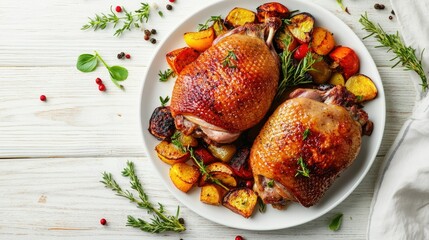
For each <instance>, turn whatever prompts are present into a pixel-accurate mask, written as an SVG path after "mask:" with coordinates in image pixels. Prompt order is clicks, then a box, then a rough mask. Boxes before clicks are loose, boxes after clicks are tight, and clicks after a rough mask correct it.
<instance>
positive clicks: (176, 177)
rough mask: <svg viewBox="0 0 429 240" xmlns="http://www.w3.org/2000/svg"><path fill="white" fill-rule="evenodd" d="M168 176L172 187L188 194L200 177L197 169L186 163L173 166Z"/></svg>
mask: <svg viewBox="0 0 429 240" xmlns="http://www.w3.org/2000/svg"><path fill="white" fill-rule="evenodd" d="M169 174H170V179H171V181H172V182H173V184H174V186H176V187H177V188H178V189H179V190H180V191H182V192H188V191H189V190H190V189H191V188H192V187H193V186H194V185H195V183H196V182H198V179H199V177H200V171H199V170H198V168H197V167H196V166H193V165H189V164H186V163H176V164H173V166H171V168H170V173H169Z"/></svg>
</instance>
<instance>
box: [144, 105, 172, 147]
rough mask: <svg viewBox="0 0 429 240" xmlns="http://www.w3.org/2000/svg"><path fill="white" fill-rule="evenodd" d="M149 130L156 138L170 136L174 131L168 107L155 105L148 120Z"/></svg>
mask: <svg viewBox="0 0 429 240" xmlns="http://www.w3.org/2000/svg"><path fill="white" fill-rule="evenodd" d="M148 130H149V132H150V134H152V135H153V136H154V137H156V138H157V139H158V140H164V139H168V138H170V137H171V136H172V135H173V134H174V132H175V131H176V127H175V125H174V118H173V116H171V111H170V107H168V106H167V107H157V108H155V110H153V113H152V116H151V117H150V120H149V129H148Z"/></svg>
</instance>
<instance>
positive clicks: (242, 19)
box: [225, 7, 256, 28]
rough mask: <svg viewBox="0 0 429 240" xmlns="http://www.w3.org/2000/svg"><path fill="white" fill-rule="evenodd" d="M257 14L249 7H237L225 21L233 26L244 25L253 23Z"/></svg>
mask: <svg viewBox="0 0 429 240" xmlns="http://www.w3.org/2000/svg"><path fill="white" fill-rule="evenodd" d="M255 20H256V14H255V13H254V12H253V11H250V10H248V9H244V8H239V7H236V8H234V9H232V10H231V11H230V12H229V13H228V15H227V16H226V18H225V23H226V24H227V25H228V26H231V27H233V28H235V27H239V26H243V25H244V24H246V23H253V22H255Z"/></svg>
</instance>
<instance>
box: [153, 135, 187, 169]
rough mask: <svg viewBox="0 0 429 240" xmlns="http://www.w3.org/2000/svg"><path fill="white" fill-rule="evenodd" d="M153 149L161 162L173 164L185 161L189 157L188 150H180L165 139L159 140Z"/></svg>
mask: <svg viewBox="0 0 429 240" xmlns="http://www.w3.org/2000/svg"><path fill="white" fill-rule="evenodd" d="M155 151H156V153H157V155H158V157H159V159H161V160H162V161H163V162H165V163H167V164H170V165H173V164H175V163H180V162H186V161H187V160H188V159H189V156H190V154H189V152H187V151H182V149H180V148H178V147H177V146H176V145H174V144H173V143H171V142H168V141H166V140H164V141H162V142H160V143H159V144H158V145H156V147H155Z"/></svg>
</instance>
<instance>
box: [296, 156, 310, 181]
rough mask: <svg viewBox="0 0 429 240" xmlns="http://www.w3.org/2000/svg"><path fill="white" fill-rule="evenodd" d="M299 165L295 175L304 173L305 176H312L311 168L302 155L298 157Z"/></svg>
mask: <svg viewBox="0 0 429 240" xmlns="http://www.w3.org/2000/svg"><path fill="white" fill-rule="evenodd" d="M298 165H299V168H298V170H297V171H296V174H295V177H296V176H298V175H302V176H304V177H310V170H309V169H308V168H307V165H306V164H305V162H304V159H303V158H302V157H299V158H298Z"/></svg>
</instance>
